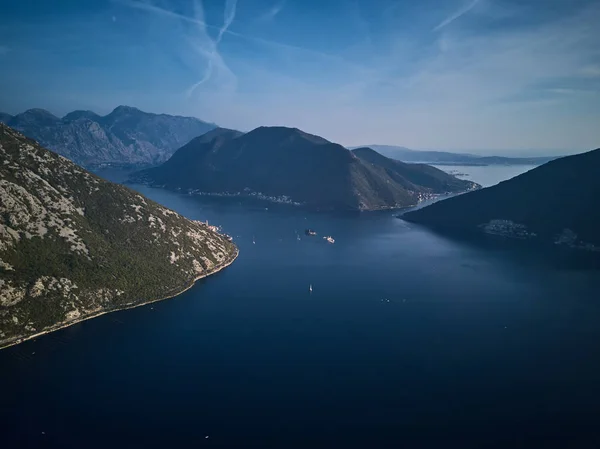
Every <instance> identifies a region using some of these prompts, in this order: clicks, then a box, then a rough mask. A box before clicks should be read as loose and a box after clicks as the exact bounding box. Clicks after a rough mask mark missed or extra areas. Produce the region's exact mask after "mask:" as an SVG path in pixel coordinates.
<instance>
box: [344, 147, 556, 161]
mask: <svg viewBox="0 0 600 449" xmlns="http://www.w3.org/2000/svg"><path fill="white" fill-rule="evenodd" d="M352 148H357V147H352ZM369 148H372V149H374V150H375V151H377V152H379V153H381V154H383V155H384V156H387V157H389V158H392V159H397V160H399V161H403V162H422V163H425V164H434V165H541V164H545V163H546V162H549V161H551V160H553V159H556V158H557V157H503V156H478V155H476V154H468V153H450V152H446V151H417V150H410V149H408V148H405V147H397V146H393V145H369Z"/></svg>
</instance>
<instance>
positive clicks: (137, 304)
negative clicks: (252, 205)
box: [0, 246, 240, 351]
mask: <svg viewBox="0 0 600 449" xmlns="http://www.w3.org/2000/svg"><path fill="white" fill-rule="evenodd" d="M239 254H240V250H239V248H238V247H237V246H235V251H234V252H233V253H232V255H231V257H229V258H228V259H227V260H225V261H224V262H222V263H221V264H219V265H215V266H214V267H213V268H212V269H211V270H209V271H207V272H206V273H202V274H201V275H200V276H197V277H196V278H194V279H192V281H190V283H189V285H187V286H186V287H185V288H184V289H183V290H180V291H178V292H176V293H173V294H169V295H167V296H164V297H162V298H157V299H150V300H147V301H143V302H135V303H130V304H126V305H124V306H122V307H119V308H118V309H114V310H103V311H100V312H97V313H93V314H91V315H86V316H83V317H81V318H78V319H76V320H73V321H68V322H62V323H57V324H56V325H54V326H52V327H50V328H47V329H45V330H43V331H41V332H38V333H36V334H33V335H29V336H27V337H20V338H18V339H17V340H14V341H12V342H9V343H6V344H0V351H1V350H3V349H6V348H10V347H11V346H16V345H18V344H21V343H24V342H26V341H28V340H33V339H35V338H38V337H41V336H42V335H46V334H49V333H51V332H55V331H57V330H60V329H65V328H67V327H69V326H73V325H74V324H78V323H81V322H83V321H87V320H91V319H92V318H97V317H99V316H102V315H108V314H109V313H113V312H120V311H122V310H129V309H135V308H136V307H141V306H145V305H148V304H152V303H155V302H159V301H164V300H167V299H172V298H175V297H177V296H179V295H181V294H182V293H185V292H186V291H188V290H189V289H190V288H192V287H193V286H194V285H195V284H196V282H198V281H199V280H200V279H204V278H206V277H208V276H211V275H213V274H215V273H218V272H219V271H221V270H222V269H223V268H227V267H228V266H229V265H231V264H232V263H233V262H234V261H235V260H236V259H237V257H238V256H239Z"/></svg>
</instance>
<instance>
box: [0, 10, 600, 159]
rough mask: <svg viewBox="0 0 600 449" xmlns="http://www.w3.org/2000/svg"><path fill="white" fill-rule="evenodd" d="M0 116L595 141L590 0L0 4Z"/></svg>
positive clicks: (484, 143) (439, 145)
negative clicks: (120, 111) (120, 109)
mask: <svg viewBox="0 0 600 449" xmlns="http://www.w3.org/2000/svg"><path fill="white" fill-rule="evenodd" d="M0 11H2V13H1V14H0V67H1V70H0V111H2V112H8V113H11V114H16V113H19V112H22V111H24V110H26V109H28V108H33V107H39V108H44V109H47V110H49V111H50V112H52V113H54V114H57V115H59V116H62V115H64V114H66V113H67V112H69V111H72V110H76V109H89V110H93V111H95V112H97V113H101V114H104V113H108V112H110V111H111V110H112V109H113V108H114V107H116V106H118V105H121V104H125V105H129V106H135V107H138V108H140V109H142V110H145V111H148V112H157V113H163V112H164V113H169V114H178V115H190V116H195V117H198V118H201V119H202V120H206V121H209V122H214V123H216V124H218V125H220V126H223V127H228V128H234V129H239V130H242V131H249V130H251V129H253V128H255V127H258V126H263V125H264V126H271V125H283V126H292V127H297V128H300V129H302V130H304V131H306V132H309V133H313V134H317V135H320V136H323V137H325V138H327V139H329V140H331V141H334V142H338V143H341V144H343V145H347V146H351V145H363V144H388V145H401V146H406V147H409V148H415V149H440V150H463V151H464V150H468V151H471V152H477V153H480V154H491V153H496V154H497V153H498V152H499V150H502V151H503V152H504V153H507V154H508V153H511V152H513V153H515V154H517V153H523V154H524V153H527V154H530V155H533V154H540V155H541V154H542V153H543V154H544V155H546V154H553V153H557V154H558V153H561V154H562V153H574V152H578V151H583V150H588V149H592V148H597V147H600V26H598V24H599V23H600V2H599V1H596V0H529V1H527V0H419V1H413V0H237V1H236V0H204V1H203V2H202V1H200V0H198V1H194V0H61V1H59V2H53V1H52V2H51V1H48V0H19V1H18V2H16V1H12V0H11V1H8V0H0Z"/></svg>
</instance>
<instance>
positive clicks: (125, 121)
mask: <svg viewBox="0 0 600 449" xmlns="http://www.w3.org/2000/svg"><path fill="white" fill-rule="evenodd" d="M0 122H3V123H5V124H7V125H8V126H10V127H12V128H14V129H16V130H18V131H21V132H22V133H23V134H25V135H26V136H28V137H31V138H32V139H35V140H37V141H39V142H40V143H41V144H42V145H43V146H45V147H47V148H49V149H51V150H53V151H55V152H57V153H58V154H60V155H62V156H65V157H66V158H68V159H71V160H72V161H74V162H76V163H78V164H81V165H84V166H95V165H102V164H116V165H156V164H159V163H161V162H164V161H166V160H167V159H168V158H169V157H170V156H171V155H172V154H173V152H174V151H175V150H176V149H177V148H179V147H181V146H182V145H184V144H186V143H187V142H189V141H190V140H191V139H193V138H194V137H196V136H199V135H201V134H204V133H206V132H207V131H209V130H211V129H213V128H215V125H213V124H210V123H206V122H203V121H201V120H198V119H196V118H192V117H179V116H172V115H166V114H150V113H147V112H142V111H140V110H139V109H136V108H133V107H130V106H119V107H117V108H115V109H114V110H113V111H112V112H111V113H110V114H108V115H106V116H100V115H98V114H95V113H94V112H91V111H73V112H70V113H68V114H67V115H65V116H64V117H63V118H62V119H61V118H58V117H56V116H54V115H52V114H51V113H50V112H48V111H45V110H43V109H29V110H28V111H25V112H23V113H21V114H18V115H15V116H10V115H8V114H0Z"/></svg>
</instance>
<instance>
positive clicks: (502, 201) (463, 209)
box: [402, 149, 600, 249]
mask: <svg viewBox="0 0 600 449" xmlns="http://www.w3.org/2000/svg"><path fill="white" fill-rule="evenodd" d="M599 167H600V149H597V150H592V151H589V152H586V153H582V154H577V155H573V156H565V157H563V158H559V159H555V160H553V161H550V162H548V163H546V164H544V165H541V166H539V167H537V168H534V169H532V170H530V171H528V172H526V173H523V174H521V175H519V176H516V177H515V178H512V179H510V180H507V181H504V182H501V183H500V184H497V185H495V186H492V187H488V188H486V189H482V190H479V191H477V192H471V193H468V194H465V195H461V196H458V197H454V198H449V199H447V200H443V201H439V202H437V203H435V204H432V205H430V206H427V207H425V208H422V209H418V210H415V211H410V212H407V213H405V214H404V215H403V216H402V218H403V219H404V220H406V221H411V222H415V223H421V224H425V225H430V226H433V227H438V228H440V229H449V230H461V231H462V230H467V231H471V232H475V231H478V232H484V233H488V234H498V235H504V236H507V237H518V238H528V239H532V240H537V241H541V242H545V243H564V244H567V245H569V246H572V247H578V248H588V249H594V248H596V249H600V210H598V207H597V203H598V198H600V178H599V177H598V175H597V174H598V168H599Z"/></svg>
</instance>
